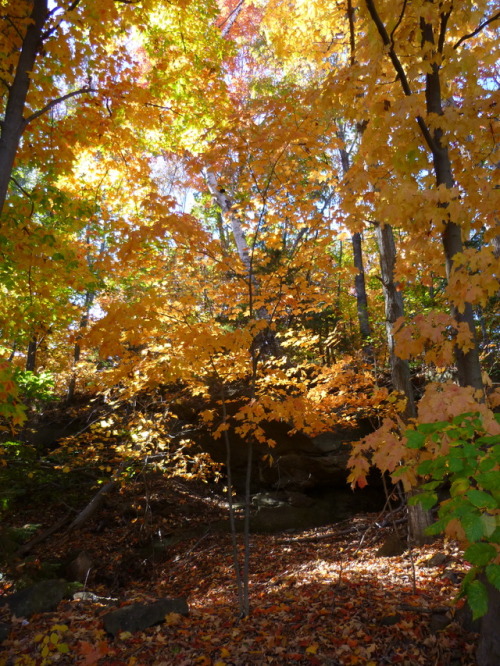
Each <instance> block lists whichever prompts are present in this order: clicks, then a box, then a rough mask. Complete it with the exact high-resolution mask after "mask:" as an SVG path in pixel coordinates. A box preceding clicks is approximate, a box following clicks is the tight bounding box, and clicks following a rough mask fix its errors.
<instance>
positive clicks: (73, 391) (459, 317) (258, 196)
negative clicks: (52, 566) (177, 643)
mask: <svg viewBox="0 0 500 666" xmlns="http://www.w3.org/2000/svg"><path fill="white" fill-rule="evenodd" d="M0 8H1V12H0V13H1V16H0V19H1V30H0V53H1V61H0V88H1V91H2V101H1V105H2V122H1V126H0V132H1V133H0V209H1V221H0V224H1V226H0V274H1V279H0V332H1V339H0V416H1V419H2V423H1V427H2V443H1V447H0V451H1V457H0V463H1V465H2V468H1V469H0V472H1V474H0V479H1V482H2V491H1V495H0V502H1V503H2V504H1V505H0V511H2V512H3V517H4V518H5V524H6V525H9V529H12V528H14V527H15V526H16V525H17V526H18V527H19V526H20V525H19V520H20V519H21V517H23V516H24V514H23V510H24V509H21V508H20V504H19V501H20V498H23V497H26V494H27V493H28V494H30V495H31V496H32V502H33V504H36V503H37V501H38V500H37V493H39V492H40V493H41V494H40V495H39V497H40V498H42V497H43V492H45V491H43V492H42V490H41V488H46V484H47V483H48V484H49V485H50V483H55V485H56V486H59V487H65V488H66V487H68V488H69V486H70V485H71V483H70V482H69V481H70V480H71V482H74V480H75V479H78V478H82V475H83V476H84V475H85V474H87V475H89V474H90V478H91V486H90V487H91V488H92V487H93V491H92V493H91V495H90V497H96V495H95V493H97V492H98V491H99V489H101V490H102V489H103V488H104V487H106V488H108V487H110V488H111V487H113V488H116V487H117V486H119V487H120V488H121V489H122V492H124V493H127V492H130V488H134V487H135V486H134V483H136V481H137V475H138V473H139V472H141V471H143V470H144V469H145V468H146V467H147V468H148V469H152V470H154V473H155V474H157V473H158V474H159V473H161V475H162V477H161V478H163V479H170V480H171V481H170V482H171V483H174V481H173V479H174V478H179V477H180V478H183V479H185V480H186V481H187V482H193V483H198V482H201V481H205V482H209V483H213V482H215V480H216V479H220V478H222V479H223V483H224V484H225V485H226V486H227V487H229V497H230V498H231V497H232V495H231V485H232V479H231V476H230V471H231V466H230V464H229V458H228V459H227V461H226V462H227V463H228V464H226V465H225V466H224V467H221V465H215V464H214V463H213V461H211V460H210V457H209V456H208V455H207V453H206V452H204V451H202V450H200V449H199V447H197V446H196V445H195V444H194V443H193V438H192V436H191V434H190V433H191V432H192V430H193V424H194V425H196V427H203V428H204V430H205V432H206V433H208V435H209V437H210V438H212V439H214V440H216V441H217V440H220V442H221V444H222V445H223V446H224V447H225V448H226V450H227V454H228V456H230V454H231V448H232V447H233V449H234V446H235V444H236V442H237V444H238V446H240V447H241V446H244V448H245V455H248V460H249V462H248V470H249V473H248V475H247V479H246V481H245V484H244V487H243V488H242V489H241V492H242V494H243V495H245V496H246V504H247V509H248V504H249V498H250V494H251V491H252V483H253V482H252V478H251V475H250V471H251V470H252V454H254V453H256V452H258V451H259V450H260V449H259V446H262V445H265V446H266V447H268V449H269V451H268V452H267V453H266V456H267V458H266V461H264V462H265V464H269V465H270V466H272V465H273V464H274V462H275V461H274V459H273V446H274V444H275V442H274V441H273V438H272V436H271V435H270V431H269V424H273V423H279V424H282V425H284V426H285V427H286V431H287V433H288V434H289V435H290V436H294V435H296V434H303V435H306V436H309V437H314V436H317V435H320V434H322V433H328V432H335V431H336V430H338V429H343V432H345V429H349V428H352V431H353V432H356V429H357V428H358V427H359V426H360V424H361V423H363V424H364V426H365V427H366V424H368V428H367V430H365V432H364V433H363V434H365V435H366V436H364V437H362V438H361V439H357V441H356V442H355V443H354V444H353V445H352V446H351V448H350V453H349V463H348V465H349V475H348V482H349V483H350V484H352V485H353V487H354V486H356V485H357V486H358V487H363V486H364V485H366V483H367V478H368V476H369V474H370V470H373V469H374V468H377V469H378V471H379V473H381V474H382V475H383V478H384V480H385V483H386V486H387V487H388V488H389V490H390V492H392V489H393V488H399V489H400V491H399V492H400V494H401V493H405V494H406V495H407V497H408V498H409V506H408V529H409V534H410V539H411V542H412V543H413V544H416V545H420V546H422V545H423V544H425V543H426V541H428V539H429V534H430V533H431V534H433V535H434V536H436V535H438V536H439V535H442V534H444V533H446V535H447V538H449V539H453V540H456V542H457V543H459V544H460V547H461V548H462V551H464V557H465V561H466V562H468V563H469V564H468V565H466V566H467V568H468V571H469V573H468V574H467V576H466V577H465V579H464V581H463V583H462V588H461V589H462V594H464V595H465V596H466V597H467V598H468V600H469V603H470V605H471V607H472V609H473V614H474V617H475V618H479V617H483V619H484V618H486V619H484V621H483V628H482V634H481V641H482V643H481V646H480V652H479V653H478V655H479V656H478V657H477V658H478V663H484V664H487V663H494V662H495V663H496V661H495V660H496V657H495V650H497V651H498V649H499V646H498V644H496V645H495V644H494V640H493V638H492V636H491V624H489V622H490V620H488V619H487V618H491V617H495V613H496V612H497V609H498V603H499V601H498V590H499V589H500V564H499V552H498V551H499V543H500V523H499V521H500V519H499V515H500V512H499V502H500V490H499V488H500V483H499V464H500V441H499V438H500V423H499V417H498V414H496V413H495V410H498V405H499V404H500V389H499V387H498V385H499V382H500V361H499V359H500V355H499V347H500V322H499V314H498V313H499V307H498V304H499V293H500V292H499V264H500V262H499V259H500V216H499V195H500V188H499V185H498V164H500V162H499V160H500V158H499V153H498V104H499V100H498V88H499V85H498V84H499V77H498V67H497V56H496V50H495V47H497V46H498V25H499V19H500V13H499V12H498V10H497V8H496V6H495V3H493V2H491V1H490V0H477V1H474V2H473V1H472V0H462V1H460V2H456V1H453V0H417V1H415V2H413V1H412V2H408V1H407V0H397V2H394V0H391V1H390V2H389V1H387V0H336V1H333V0H332V1H330V2H320V1H319V0H317V1H315V0H311V1H309V2H302V1H301V0H292V1H291V2H288V3H283V2H281V1H279V0H256V1H255V2H250V1H249V0H239V1H237V2H234V1H231V2H225V1H223V0H221V1H220V2H215V1H212V0H173V1H172V2H164V1H160V0H137V1H135V0H72V1H71V0H64V1H61V2H48V0H3V1H2V2H1V3H0ZM188 414H189V417H188V416H187V415H188ZM55 415H56V416H55ZM44 419H45V421H44ZM47 419H48V420H50V419H53V420H55V421H57V423H58V424H62V425H63V427H62V430H61V432H59V433H56V434H54V433H52V440H51V442H50V446H48V445H47V442H42V441H41V439H40V437H39V438H38V439H37V438H36V437H35V436H32V435H30V434H29V433H30V432H38V433H40V431H41V430H42V429H43V424H44V423H46V422H47ZM69 422H71V423H72V424H73V426H72V427H71V432H70V433H69V435H68V433H67V432H64V427H65V425H64V424H66V425H67V424H68V423H69ZM75 424H76V425H75ZM63 435H68V436H66V437H64V438H62V437H63ZM346 439H347V440H352V439H354V438H353V437H346ZM56 440H57V442H58V443H57V448H55V444H54V442H55V441H56ZM89 470H90V472H89ZM228 473H229V476H228ZM155 478H156V477H155ZM54 479H57V480H56V481H54ZM64 479H67V480H68V482H66V481H64ZM165 482H166V481H165ZM44 484H45V485H44ZM61 484H62V485H61ZM92 484H93V486H92ZM108 484H109V486H108ZM396 484H397V485H396ZM56 492H59V491H54V493H56ZM104 494H105V493H102V495H101V496H103V495H104ZM416 497H418V498H419V501H416V500H415V498H416ZM242 501H243V505H244V504H245V501H244V499H243V500H242ZM231 504H232V500H231V499H229V505H231ZM89 506H90V505H89ZM33 508H34V507H33V506H32V507H31V509H33ZM80 508H81V507H80ZM237 508H238V507H236V509H237ZM230 509H231V511H234V507H233V508H231V507H230ZM431 509H432V510H434V514H431ZM436 512H437V514H436ZM35 513H36V512H35ZM247 513H248V511H247ZM81 516H82V514H79V515H78V516H77V517H76V518H75V516H73V518H72V521H73V522H71V521H70V522H71V525H70V528H71V530H74V528H75V527H77V525H75V524H74V523H75V520H78V518H79V517H81ZM24 517H26V516H24ZM436 517H437V521H436ZM31 518H33V520H32V521H31V522H37V523H38V522H39V523H44V521H43V520H38V521H36V520H35V518H36V516H33V515H32V516H31ZM84 518H85V519H86V518H87V515H86V514H85V515H84ZM82 522H83V521H82ZM429 527H430V532H429ZM71 530H70V531H71ZM235 549H236V550H235V552H236V553H237V555H238V554H239V551H238V547H237V546H235ZM241 557H242V561H243V565H242V569H241V571H242V578H241V580H240V579H239V578H238V577H237V585H238V589H239V591H240V595H239V596H238V604H239V610H240V613H241V614H242V615H243V616H245V617H248V616H249V615H250V606H251V604H250V594H249V588H248V577H249V562H250V555H249V536H248V530H247V531H246V533H245V536H244V540H243V551H242V553H241ZM236 559H238V557H236ZM9 566H10V567H11V569H10V573H9V574H8V576H7V578H5V580H6V581H7V582H8V585H7V587H8V588H9V589H10V586H11V585H13V584H14V582H13V581H14V579H15V578H16V576H15V575H14V574H13V573H12V572H13V570H14V569H12V566H14V565H12V564H11V565H9ZM14 568H15V566H14ZM236 570H237V571H238V570H239V565H236ZM2 575H3V574H2ZM277 608H278V610H277V611H276V612H278V613H279V612H280V611H279V605H278V607H277ZM281 610H283V609H281ZM488 613H489V615H488ZM492 614H493V615H492ZM56 633H57V632H56ZM40 640H42V639H40ZM58 641H59V639H58V640H57V641H56V642H55V643H53V645H56V644H57V643H58ZM497 641H498V639H497ZM39 642H40V641H39ZM313 644H314V645H316V648H313V649H311V650H310V651H309V653H307V650H306V652H305V653H303V656H304V654H305V655H306V656H307V655H308V657H307V658H311V659H312V658H313V657H314V658H316V657H315V655H316V652H317V650H318V647H317V645H318V643H317V642H316V643H311V644H308V645H307V646H306V648H308V647H310V645H313ZM485 646H486V647H485ZM47 654H48V653H47ZM57 654H60V655H63V651H61V652H60V653H57ZM82 654H83V653H82ZM496 654H498V652H497V653H496ZM94 656H95V655H94ZM225 656H226V657H228V655H225ZM27 658H28V657H27ZM30 658H31V657H30ZM44 658H45V657H44ZM85 658H86V657H85ZM99 658H105V656H103V654H101V655H100V656H99V655H97V657H96V659H95V661H94V662H92V661H91V660H90V659H91V658H90V657H88V659H89V661H85V662H84V663H97V661H98V659H99ZM223 658H224V655H222V657H221V659H223ZM304 658H305V656H304ZM349 658H350V657H349ZM356 658H358V657H356ZM359 658H360V659H361V661H358V662H355V661H348V660H347V657H345V660H344V661H342V659H344V657H342V659H341V661H340V663H369V654H368V656H366V654H365V656H364V657H359ZM363 658H364V659H365V661H363ZM82 659H83V656H82ZM242 659H243V657H242ZM424 659H425V658H424ZM488 659H493V661H491V662H489V661H488ZM15 663H37V662H36V661H33V662H29V661H20V662H15ZM40 663H42V662H40ZM43 663H45V662H43ZM47 663H50V662H47ZM118 663H133V662H129V661H123V662H118ZM139 663H140V662H139ZM148 663H149V662H148ZM151 663H156V662H151ZM158 663H160V662H158ZM179 663H181V662H179ZM186 663H192V662H189V659H188V661H187V662H186ZM205 663H212V662H211V661H207V662H205ZM214 663H215V662H214ZM235 663H247V662H245V661H243V660H242V661H239V662H238V661H237V662H235ZM248 663H253V662H251V661H248ZM255 663H259V662H258V661H256V662H255ZM260 663H262V662H260ZM270 663H271V662H270ZM276 663H280V662H279V661H278V662H276ZM304 663H306V662H304ZM307 663H309V662H307ZM317 663H329V662H326V661H321V660H319V662H317ZM332 663H333V662H332ZM370 663H371V662H370ZM373 663H385V662H382V661H380V658H379V661H378V662H377V661H374V662H373ZM408 663H426V662H425V661H422V662H417V661H411V660H410V662H408ZM432 663H435V662H434V661H433V662H432ZM443 663H445V662H443ZM447 663H451V662H447Z"/></svg>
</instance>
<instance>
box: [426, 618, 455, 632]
mask: <svg viewBox="0 0 500 666" xmlns="http://www.w3.org/2000/svg"><path fill="white" fill-rule="evenodd" d="M450 622H451V620H450V618H449V617H448V616H447V615H445V614H444V613H433V614H432V615H431V619H430V622H429V629H430V630H431V631H432V633H433V634H435V633H437V632H438V631H442V630H443V629H445V628H446V627H447V626H448V625H449V624H450Z"/></svg>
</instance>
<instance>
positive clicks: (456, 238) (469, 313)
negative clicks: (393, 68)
mask: <svg viewBox="0 0 500 666" xmlns="http://www.w3.org/2000/svg"><path fill="white" fill-rule="evenodd" d="M450 12H451V10H450ZM448 16H449V14H442V15H441V33H442V34H443V33H444V31H445V30H446V22H447V20H448ZM421 33H422V44H423V45H425V44H427V45H432V46H433V47H436V44H435V38H434V28H433V26H432V24H430V23H426V22H425V20H424V19H423V18H422V19H421ZM443 42H444V40H443ZM433 50H434V49H433ZM439 50H442V45H441V46H439V47H438V49H437V51H434V54H433V55H432V56H430V57H432V58H434V56H435V55H436V53H437V52H439ZM425 100H426V110H427V114H428V115H429V114H436V115H437V116H442V115H443V107H442V94H441V80H440V65H439V64H438V63H437V62H432V63H431V66H430V71H428V73H427V74H426V77H425ZM428 132H429V135H430V138H431V141H430V149H431V152H432V160H433V164H434V174H435V177H436V186H437V187H439V186H441V185H444V186H445V187H446V189H452V188H453V187H454V185H455V181H454V178H453V172H452V166H451V160H450V155H449V152H448V146H447V144H446V141H445V140H443V130H442V129H441V128H440V127H439V126H434V128H433V129H431V130H428ZM442 208H443V213H444V214H445V215H444V220H443V222H444V231H443V233H442V241H443V248H444V254H445V259H446V275H447V277H448V279H449V278H450V276H451V274H452V272H453V269H454V261H453V258H454V256H455V255H456V254H458V253H459V252H462V251H463V242H462V230H461V228H460V227H459V226H458V225H457V224H456V223H455V222H453V220H451V219H450V216H449V214H446V208H447V204H445V205H443V206H442ZM462 270H463V269H462ZM451 311H452V315H453V316H454V317H455V319H456V320H457V322H458V323H465V324H466V325H467V326H468V328H469V330H470V332H471V335H472V339H473V340H474V341H475V344H474V347H473V348H472V349H471V350H470V351H468V352H467V353H464V352H463V351H462V350H461V349H459V348H458V347H456V348H455V361H456V364H457V370H458V380H459V383H460V385H461V386H473V387H474V388H476V389H479V390H481V391H482V390H483V380H482V376H481V364H480V361H479V350H478V346H477V341H476V330H475V324H474V312H473V309H472V305H471V304H470V303H465V306H464V309H463V312H460V311H459V309H458V308H457V307H456V306H455V305H452V308H451Z"/></svg>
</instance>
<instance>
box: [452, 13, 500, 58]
mask: <svg viewBox="0 0 500 666" xmlns="http://www.w3.org/2000/svg"><path fill="white" fill-rule="evenodd" d="M498 19H500V12H497V13H496V14H493V16H490V18H489V19H486V21H483V22H482V23H480V24H479V25H478V26H477V28H476V29H475V30H473V31H472V32H469V33H468V34H467V35H463V37H460V39H459V40H458V42H455V44H453V48H454V49H458V47H459V46H460V45H461V44H463V43H464V42H465V41H466V40H467V39H471V38H472V37H475V36H476V35H477V34H478V33H480V32H481V30H482V29H483V28H486V26H487V25H489V24H490V23H493V21H497V20H498Z"/></svg>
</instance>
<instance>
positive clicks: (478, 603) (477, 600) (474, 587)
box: [465, 579, 488, 620]
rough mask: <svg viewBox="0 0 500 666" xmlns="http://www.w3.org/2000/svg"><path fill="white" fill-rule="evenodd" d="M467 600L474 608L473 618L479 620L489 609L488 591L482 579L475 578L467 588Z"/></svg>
mask: <svg viewBox="0 0 500 666" xmlns="http://www.w3.org/2000/svg"><path fill="white" fill-rule="evenodd" d="M465 594H466V595H467V601H468V602H469V606H470V607H471V609H472V619H473V620H477V619H478V618H480V617H483V615H485V614H486V611H487V610H488V592H487V591H486V587H485V586H484V585H483V583H481V581H480V580H477V579H476V580H474V581H472V583H470V584H469V585H467V588H466V589H465Z"/></svg>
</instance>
